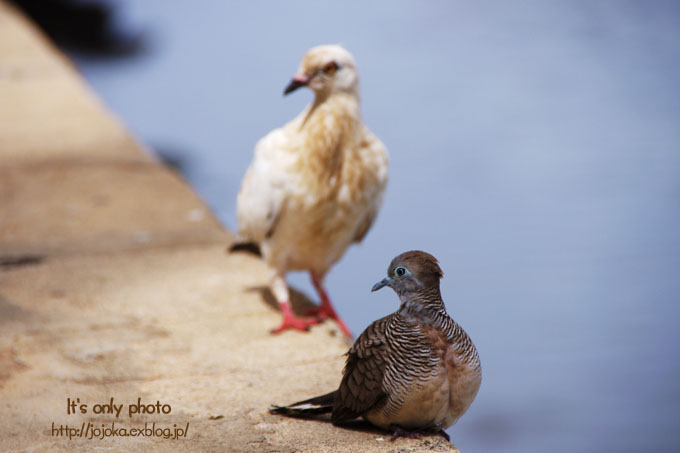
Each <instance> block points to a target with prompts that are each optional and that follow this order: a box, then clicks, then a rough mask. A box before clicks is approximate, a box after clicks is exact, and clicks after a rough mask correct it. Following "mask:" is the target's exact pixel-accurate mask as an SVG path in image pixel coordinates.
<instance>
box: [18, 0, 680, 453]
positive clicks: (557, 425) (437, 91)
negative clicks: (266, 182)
mask: <svg viewBox="0 0 680 453" xmlns="http://www.w3.org/2000/svg"><path fill="white" fill-rule="evenodd" d="M17 3H19V4H20V6H22V7H23V8H25V9H26V10H27V11H28V12H29V13H30V14H31V15H32V16H33V17H34V19H35V20H37V21H38V22H39V23H40V24H41V25H42V26H43V27H44V28H45V29H46V31H47V32H48V33H49V34H50V35H51V36H52V37H53V38H54V39H55V40H57V42H58V43H59V45H60V46H62V48H64V49H65V50H66V51H67V52H68V53H69V54H70V55H71V56H72V57H73V58H74V59H75V60H76V62H77V64H78V66H79V68H80V70H81V71H82V73H83V74H84V76H85V77H86V78H87V79H88V81H89V82H90V84H91V85H92V86H93V87H94V89H95V90H96V91H97V93H98V94H99V96H100V97H102V98H103V99H104V101H105V103H106V104H107V105H108V106H109V107H110V108H111V109H112V110H113V111H114V112H115V113H116V114H117V116H118V117H120V118H121V120H122V121H123V122H124V123H125V124H126V125H127V126H128V127H129V128H130V129H131V130H132V131H133V133H134V134H135V135H136V136H137V137H138V138H139V139H140V141H142V142H143V143H145V144H147V145H148V146H149V147H150V148H151V149H152V150H153V151H154V152H155V153H157V154H159V155H160V156H161V157H162V158H163V159H164V160H165V161H166V163H168V164H169V165H171V166H173V167H174V168H176V169H177V170H178V171H179V172H181V173H182V174H183V175H184V177H185V178H186V179H187V180H188V181H189V182H190V183H191V184H192V185H193V186H194V187H195V188H196V190H197V191H198V192H199V193H200V194H201V196H202V197H203V198H204V199H205V200H206V201H207V203H208V204H209V205H210V206H211V207H212V208H213V209H214V210H215V212H216V213H217V215H218V216H219V218H220V219H221V220H222V221H223V222H224V224H225V225H226V226H227V227H228V228H229V229H230V230H232V231H234V230H235V224H236V222H235V202H236V194H237V191H238V188H239V185H240V181H241V178H242V176H243V174H244V172H245V170H246V168H247V166H248V164H249V162H250V160H251V157H252V150H253V146H254V144H255V142H256V141H257V139H258V138H260V137H261V136H263V135H264V134H265V133H267V132H268V131H269V130H271V129H272V128H274V127H278V126H280V125H282V124H284V123H285V122H287V121H288V120H290V119H292V118H293V117H294V116H295V115H296V114H297V113H298V112H299V111H300V110H301V109H302V108H303V107H304V106H305V105H306V104H307V103H308V102H310V100H311V98H312V95H311V92H309V91H306V92H305V91H301V92H296V93H294V94H293V95H291V96H288V97H286V98H284V97H283V96H282V91H283V88H284V87H285V85H286V84H287V82H288V81H289V79H290V77H291V76H292V75H293V73H294V72H295V70H296V69H297V66H298V63H299V60H300V58H301V57H302V55H303V54H304V53H305V51H306V50H307V49H308V48H310V47H312V46H314V45H317V44H325V43H340V44H342V45H344V46H346V47H347V48H348V49H349V50H350V51H351V52H352V53H353V54H354V56H355V58H356V60H357V63H358V67H359V73H360V76H361V90H362V103H363V104H362V109H363V117H364V120H365V122H366V123H367V124H368V126H369V127H370V128H371V129H372V130H373V131H374V132H375V133H376V135H378V136H379V137H380V138H381V139H382V141H383V142H384V143H385V144H386V145H387V147H388V149H389V152H390V156H391V164H390V172H391V174H390V183H389V186H388V190H387V196H386V199H385V203H384V205H383V209H382V211H381V213H380V215H379V217H378V221H377V223H376V224H375V225H374V227H373V229H372V231H371V232H370V233H369V235H368V237H367V238H366V240H365V241H364V243H363V244H361V245H360V246H357V247H353V248H351V249H350V251H349V252H348V253H347V254H346V255H345V257H344V258H343V260H342V261H341V262H340V263H339V264H338V265H337V266H336V267H335V268H334V269H333V270H332V271H331V273H330V275H329V277H328V281H327V284H328V288H329V292H330V294H331V297H332V298H333V299H334V300H335V303H336V306H337V307H338V308H339V310H340V314H341V315H342V316H344V317H345V319H346V320H347V321H348V324H349V326H350V327H351V328H352V329H353V330H354V332H356V333H359V332H360V331H361V330H363V329H364V328H365V327H366V326H367V325H368V324H369V323H370V322H372V321H373V320H375V319H377V318H379V317H381V316H384V315H385V314H387V313H390V312H392V311H394V310H395V309H396V308H397V304H398V301H397V299H396V297H395V296H394V294H392V293H391V292H390V291H381V292H378V293H376V294H371V293H370V292H369V290H370V288H371V286H372V284H373V283H375V282H377V281H378V280H380V279H381V278H382V277H383V276H384V274H385V270H386V268H387V265H388V263H389V261H390V260H391V259H392V257H393V256H395V255H397V254H398V253H400V252H402V251H405V250H409V249H423V250H426V251H429V252H431V253H433V254H434V255H435V256H437V257H438V258H439V259H440V262H441V264H442V267H443V268H444V271H445V274H446V275H445V278H444V280H443V281H442V290H443V294H444V298H445V301H446V303H447V307H448V310H449V313H450V314H451V315H452V316H453V318H454V319H456V320H457V321H458V322H459V323H460V324H462V325H463V327H464V328H465V329H466V330H467V331H468V333H469V334H470V335H471V336H472V338H473V340H474V342H475V343H476V345H477V347H478V349H479V352H480V355H481V358H482V364H483V371H484V379H483V383H482V387H481V389H480V392H479V395H478V397H477V400H476V401H475V403H474V404H473V405H472V407H471V408H470V410H469V411H468V413H467V415H466V416H464V417H463V418H462V419H461V421H460V422H459V423H458V424H457V425H455V426H454V427H452V428H451V429H450V430H449V432H450V434H451V436H452V439H453V441H454V442H455V443H456V444H457V445H458V446H459V447H460V448H461V450H462V451H464V452H475V451H478V452H489V451H503V452H522V453H530V452H537V453H538V452H553V453H555V452H571V451H596V452H633V451H635V452H639V451H644V452H670V451H680V360H679V359H680V356H679V352H680V328H678V323H679V321H680V303H679V302H680V300H679V298H680V272H679V270H680V233H679V227H680V222H679V221H680V89H679V88H680V86H679V81H680V3H678V2H677V1H672V0H671V1H657V0H652V1H647V2H639V1H625V0H622V1H593V0H580V1H570V2H566V1H563V2H544V1H539V0H536V1H515V2H502V1H475V2H472V1H467V2H463V1H430V2H420V1H415V0H414V1H387V0H383V1H375V2H358V1H345V2H333V1H314V2H311V1H288V2H263V1H252V2H224V1H219V0H203V1H201V2H189V1H179V0H177V1H168V0H145V1H143V2H142V1H132V0H128V1H95V0H81V1H67V0H54V1H51V2H50V1H44V0H26V1H17ZM290 281H292V283H293V286H295V287H297V288H299V289H302V290H304V291H306V292H307V293H308V294H309V295H311V296H313V295H314V292H313V291H312V289H311V285H310V284H309V283H308V281H307V276H306V275H304V274H298V275H292V276H291V278H290Z"/></svg>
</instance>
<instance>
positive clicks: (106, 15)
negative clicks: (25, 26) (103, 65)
mask: <svg viewBox="0 0 680 453" xmlns="http://www.w3.org/2000/svg"><path fill="white" fill-rule="evenodd" d="M12 1H13V3H14V4H15V5H16V6H18V7H19V8H20V9H22V10H23V11H24V13H25V14H26V15H28V16H29V17H30V18H31V19H33V21H35V22H36V23H37V24H38V26H40V28H42V29H43V31H44V32H45V33H47V35H48V36H49V37H50V38H51V39H52V40H54V41H55V42H56V43H57V44H58V45H59V46H60V47H64V48H67V49H68V50H72V51H74V52H78V53H81V54H82V55H87V56H91V57H102V58H122V57H131V56H137V55H139V54H143V53H145V52H146V51H147V50H148V39H147V37H146V35H145V34H144V33H142V32H139V31H134V32H132V31H125V30H122V29H121V28H120V27H119V26H118V25H117V20H116V7H115V3H112V2H107V1H95V0H93V1H87V2H84V1H77V0H12Z"/></svg>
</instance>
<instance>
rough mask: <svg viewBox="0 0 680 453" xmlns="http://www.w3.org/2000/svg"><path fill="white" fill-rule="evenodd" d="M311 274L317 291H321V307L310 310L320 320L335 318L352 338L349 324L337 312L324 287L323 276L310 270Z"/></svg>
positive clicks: (346, 334) (348, 336) (341, 328)
mask: <svg viewBox="0 0 680 453" xmlns="http://www.w3.org/2000/svg"><path fill="white" fill-rule="evenodd" d="M309 275H310V276H311V277H312V284H313V285H314V288H316V292H317V293H319V298H321V305H319V308H315V309H312V310H310V311H311V313H310V314H312V315H314V316H316V317H317V318H318V319H320V320H323V319H326V318H330V319H334V320H335V322H337V323H338V326H340V330H342V333H344V334H345V336H347V338H352V332H350V331H349V328H348V327H347V324H345V322H344V321H343V320H342V319H340V317H339V316H338V314H337V313H336V312H335V308H333V304H332V303H331V299H330V297H328V293H326V290H325V289H324V287H323V281H322V278H321V277H319V276H318V275H317V274H316V273H315V272H310V273H309Z"/></svg>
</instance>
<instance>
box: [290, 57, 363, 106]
mask: <svg viewBox="0 0 680 453" xmlns="http://www.w3.org/2000/svg"><path fill="white" fill-rule="evenodd" d="M304 86H306V87H309V88H311V89H312V90H314V92H315V93H316V94H325V95H328V94H331V93H335V92H347V93H357V92H358V90H359V76H358V74H357V69H356V65H355V63H354V58H352V54H350V53H349V52H347V50H345V49H344V48H343V47H341V46H338V45H323V46H316V47H312V48H311V49H310V50H309V51H308V52H307V53H306V54H305V56H304V57H303V58H302V62H300V67H299V68H298V72H297V74H295V75H294V76H293V79H292V80H291V81H290V84H289V85H288V86H287V87H286V89H285V90H284V91H283V94H288V93H292V92H293V91H295V90H297V89H298V88H300V87H304Z"/></svg>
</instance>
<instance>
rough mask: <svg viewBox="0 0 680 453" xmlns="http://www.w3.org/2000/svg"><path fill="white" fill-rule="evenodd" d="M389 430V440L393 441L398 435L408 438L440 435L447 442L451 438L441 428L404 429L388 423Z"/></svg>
mask: <svg viewBox="0 0 680 453" xmlns="http://www.w3.org/2000/svg"><path fill="white" fill-rule="evenodd" d="M389 430H390V431H392V437H391V438H390V441H395V440H397V439H399V438H400V437H406V438H408V439H422V438H423V436H425V435H437V434H438V435H441V436H442V437H443V438H444V439H446V440H447V441H448V442H451V438H450V437H449V435H448V434H447V433H446V431H444V430H443V429H439V430H437V429H414V430H409V429H404V428H402V427H401V426H397V425H390V427H389Z"/></svg>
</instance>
